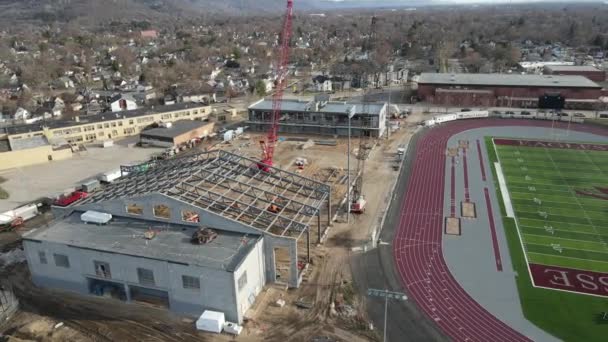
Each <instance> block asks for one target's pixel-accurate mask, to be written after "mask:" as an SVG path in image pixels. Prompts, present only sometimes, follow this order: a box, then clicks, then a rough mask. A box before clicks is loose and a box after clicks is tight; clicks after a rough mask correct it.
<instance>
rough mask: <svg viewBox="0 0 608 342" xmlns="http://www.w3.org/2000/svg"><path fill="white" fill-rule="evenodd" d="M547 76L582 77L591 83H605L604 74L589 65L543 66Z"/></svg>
mask: <svg viewBox="0 0 608 342" xmlns="http://www.w3.org/2000/svg"><path fill="white" fill-rule="evenodd" d="M544 71H545V74H547V75H574V76H583V77H587V78H588V79H590V80H592V81H593V82H604V81H606V72H605V71H603V70H600V69H598V68H596V67H592V66H589V65H547V66H545V69H544Z"/></svg>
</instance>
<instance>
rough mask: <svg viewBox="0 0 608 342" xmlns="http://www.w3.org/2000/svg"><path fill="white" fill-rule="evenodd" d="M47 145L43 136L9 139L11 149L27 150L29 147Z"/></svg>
mask: <svg viewBox="0 0 608 342" xmlns="http://www.w3.org/2000/svg"><path fill="white" fill-rule="evenodd" d="M46 145H49V141H48V140H47V138H46V137H45V136H40V137H31V138H23V139H16V140H12V141H10V146H11V150H12V151H19V150H27V149H30V148H35V147H40V146H46Z"/></svg>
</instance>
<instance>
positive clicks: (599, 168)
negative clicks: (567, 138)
mask: <svg viewBox="0 0 608 342" xmlns="http://www.w3.org/2000/svg"><path fill="white" fill-rule="evenodd" d="M583 154H584V155H585V157H587V159H589V161H590V162H591V164H593V166H595V167H596V168H597V169H598V170H599V171H600V172H601V173H602V175H605V174H604V170H602V168H601V167H599V166H598V165H597V164H596V163H595V161H594V160H593V159H591V157H590V156H589V155H588V154H587V151H583Z"/></svg>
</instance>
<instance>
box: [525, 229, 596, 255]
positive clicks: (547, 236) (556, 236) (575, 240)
mask: <svg viewBox="0 0 608 342" xmlns="http://www.w3.org/2000/svg"><path fill="white" fill-rule="evenodd" d="M523 234H524V236H538V237H542V238H549V239H558V240H566V241H572V242H589V243H599V242H597V241H589V240H578V239H568V238H563V237H559V235H540V234H531V233H523ZM588 235H591V234H588ZM530 244H531V245H532V244H534V243H530ZM598 253H603V252H598Z"/></svg>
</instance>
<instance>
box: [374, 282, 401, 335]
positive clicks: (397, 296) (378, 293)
mask: <svg viewBox="0 0 608 342" xmlns="http://www.w3.org/2000/svg"><path fill="white" fill-rule="evenodd" d="M367 295H368V296H370V297H384V333H383V334H382V336H383V340H382V341H384V342H386V318H387V317H386V316H387V315H388V300H389V298H390V299H394V300H400V301H406V300H407V296H406V295H405V294H404V293H401V292H393V291H389V290H377V289H367Z"/></svg>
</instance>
